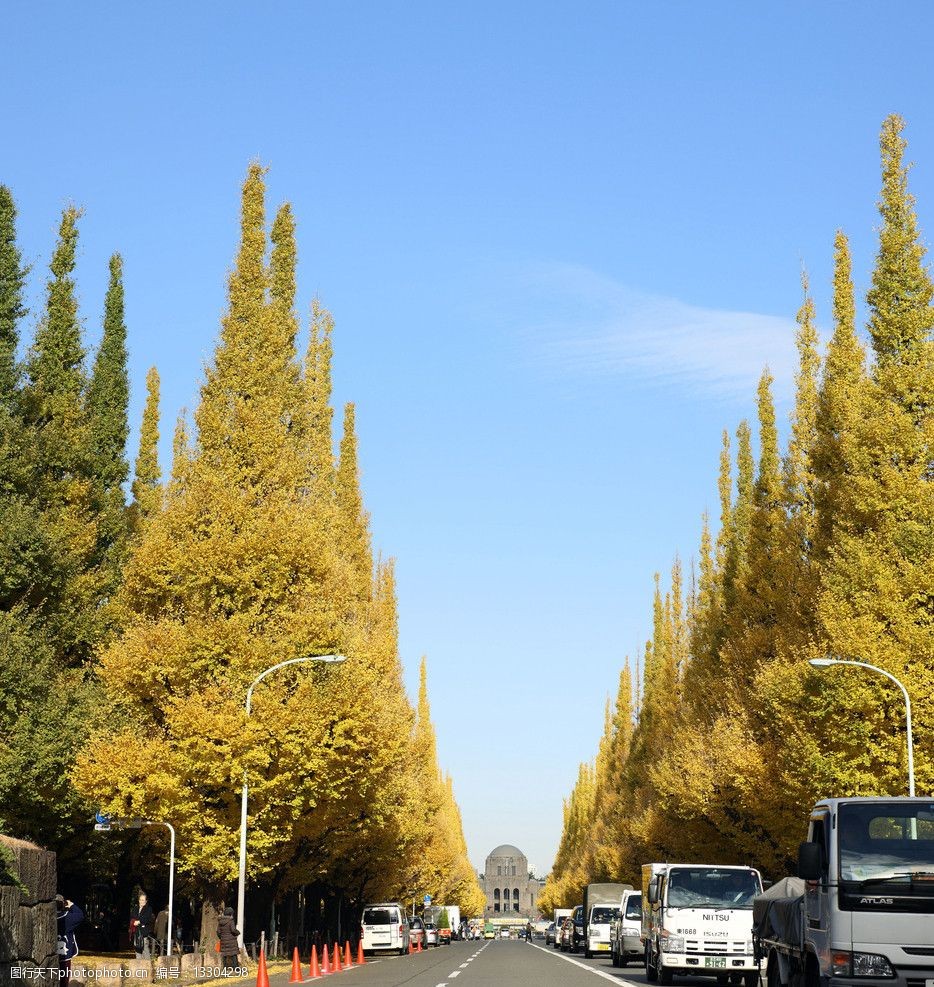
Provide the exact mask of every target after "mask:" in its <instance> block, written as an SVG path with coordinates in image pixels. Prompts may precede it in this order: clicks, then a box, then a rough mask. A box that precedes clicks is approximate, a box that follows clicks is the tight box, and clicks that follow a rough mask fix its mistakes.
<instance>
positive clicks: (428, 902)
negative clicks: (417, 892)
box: [425, 894, 431, 905]
mask: <svg viewBox="0 0 934 987" xmlns="http://www.w3.org/2000/svg"><path fill="white" fill-rule="evenodd" d="M430 904H431V895H430V894H426V895H425V905H430Z"/></svg>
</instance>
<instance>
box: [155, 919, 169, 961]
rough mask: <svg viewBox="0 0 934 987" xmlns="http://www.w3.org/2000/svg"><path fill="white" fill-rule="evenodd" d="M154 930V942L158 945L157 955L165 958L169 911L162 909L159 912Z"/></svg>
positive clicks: (166, 953)
mask: <svg viewBox="0 0 934 987" xmlns="http://www.w3.org/2000/svg"><path fill="white" fill-rule="evenodd" d="M154 928H155V930H156V942H157V943H158V944H159V955H160V956H167V955H168V950H167V949H166V946H167V945H168V943H167V942H166V940H167V939H168V935H169V910H168V909H167V908H163V909H162V911H161V912H159V914H158V915H157V916H156V924H155V926H154Z"/></svg>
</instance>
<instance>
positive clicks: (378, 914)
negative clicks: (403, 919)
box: [363, 908, 394, 925]
mask: <svg viewBox="0 0 934 987" xmlns="http://www.w3.org/2000/svg"><path fill="white" fill-rule="evenodd" d="M393 917H394V916H393V914H392V912H390V911H389V909H388V908H367V909H366V910H365V911H364V913H363V924H364V925H392V922H393Z"/></svg>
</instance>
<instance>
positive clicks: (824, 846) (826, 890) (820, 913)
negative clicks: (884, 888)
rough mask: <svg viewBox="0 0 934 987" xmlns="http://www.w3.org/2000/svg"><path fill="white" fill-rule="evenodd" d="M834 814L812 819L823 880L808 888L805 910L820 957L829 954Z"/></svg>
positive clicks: (823, 813)
mask: <svg viewBox="0 0 934 987" xmlns="http://www.w3.org/2000/svg"><path fill="white" fill-rule="evenodd" d="M829 827H830V812H829V810H827V811H820V812H815V813H814V815H812V816H811V825H810V828H809V831H808V839H809V840H810V841H811V842H812V843H816V844H817V845H818V846H819V847H820V848H821V879H820V881H819V882H811V881H809V882H808V883H807V885H806V887H807V891H806V893H805V908H806V910H807V923H808V939H809V940H810V941H811V942H812V943H813V944H814V948H815V949H816V951H817V955H818V956H820V957H824V956H827V955H828V947H829V945H830V943H829V941H828V931H829V919H830V900H829V897H828V896H829V894H830V886H829V883H830V876H829V873H830V872H829V867H830V829H829Z"/></svg>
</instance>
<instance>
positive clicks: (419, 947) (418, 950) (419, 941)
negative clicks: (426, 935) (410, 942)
mask: <svg viewBox="0 0 934 987" xmlns="http://www.w3.org/2000/svg"><path fill="white" fill-rule="evenodd" d="M421 951H422V941H421V939H419V940H418V949H416V950H415V952H416V953H420V952H421Z"/></svg>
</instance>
